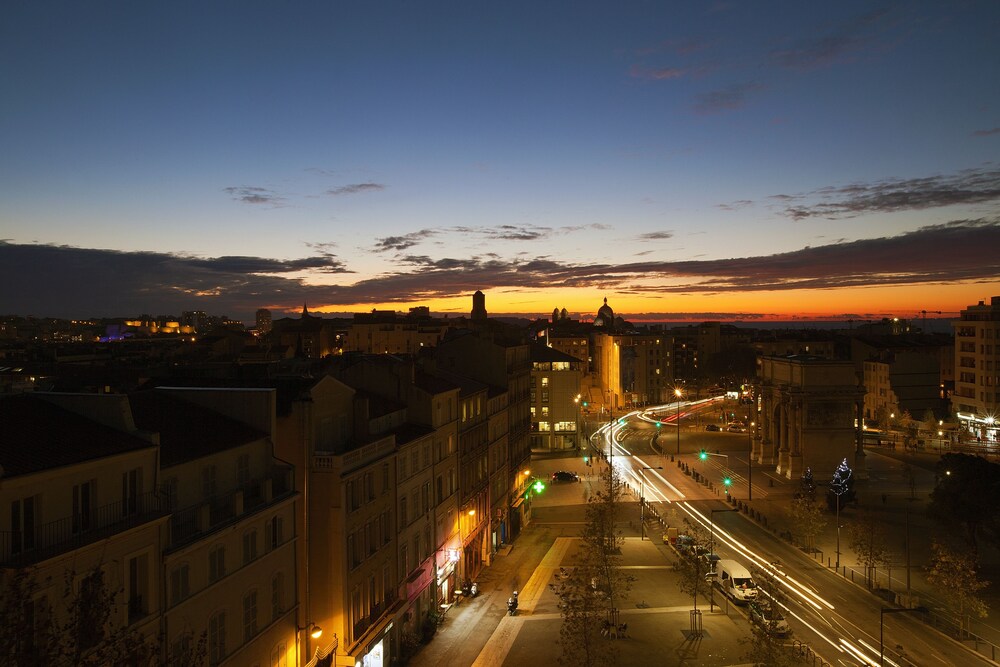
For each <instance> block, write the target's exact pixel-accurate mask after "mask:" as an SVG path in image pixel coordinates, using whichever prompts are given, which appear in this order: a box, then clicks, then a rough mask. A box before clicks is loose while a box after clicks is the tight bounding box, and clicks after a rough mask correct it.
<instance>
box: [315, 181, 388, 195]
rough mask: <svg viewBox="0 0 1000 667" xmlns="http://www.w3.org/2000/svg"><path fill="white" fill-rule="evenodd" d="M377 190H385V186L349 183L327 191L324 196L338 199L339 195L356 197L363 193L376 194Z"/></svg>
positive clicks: (380, 184)
mask: <svg viewBox="0 0 1000 667" xmlns="http://www.w3.org/2000/svg"><path fill="white" fill-rule="evenodd" d="M379 190H385V185H383V184H382V183H351V184H350V185H342V186H340V187H337V188H332V189H330V190H327V191H326V194H328V195H332V196H334V197H339V196H341V195H356V194H361V193H363V192H378V191H379Z"/></svg>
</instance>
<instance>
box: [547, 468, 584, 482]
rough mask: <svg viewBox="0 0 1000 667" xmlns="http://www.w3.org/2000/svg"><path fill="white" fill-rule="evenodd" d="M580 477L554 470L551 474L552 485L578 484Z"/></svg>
mask: <svg viewBox="0 0 1000 667" xmlns="http://www.w3.org/2000/svg"><path fill="white" fill-rule="evenodd" d="M579 481H580V476H579V475H577V474H576V473H575V472H570V471H569V470H556V471H555V472H554V473H552V483H553V484H555V483H557V482H579Z"/></svg>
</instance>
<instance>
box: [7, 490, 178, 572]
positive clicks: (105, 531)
mask: <svg viewBox="0 0 1000 667" xmlns="http://www.w3.org/2000/svg"><path fill="white" fill-rule="evenodd" d="M165 515H166V512H165V511H164V510H163V509H162V507H161V504H160V498H159V496H158V495H157V494H156V493H152V492H150V493H144V494H140V495H137V496H132V497H131V498H127V499H126V500H124V501H118V502H114V503H111V504H109V505H103V506H101V507H95V508H94V509H92V510H91V511H90V512H87V513H78V514H75V515H71V516H68V517H65V518H62V519H58V520H56V521H51V522H49V523H44V524H41V525H38V526H32V527H30V528H29V529H27V530H16V531H9V530H8V531H0V564H3V565H11V566H23V565H30V564H32V563H37V562H39V561H42V560H45V559H47V558H52V557H53V556H57V555H59V554H61V553H65V552H67V551H72V550H73V549H78V548H80V547H82V546H84V545H86V544H89V543H91V542H95V541H97V540H99V539H103V538H106V537H108V536H110V535H114V534H115V533H120V532H122V531H124V530H128V529H129V528H132V527H134V526H138V525H139V524H142V523H146V522H147V521H151V520H153V519H156V518H158V517H161V516H165Z"/></svg>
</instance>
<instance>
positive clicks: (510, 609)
mask: <svg viewBox="0 0 1000 667" xmlns="http://www.w3.org/2000/svg"><path fill="white" fill-rule="evenodd" d="M507 613H508V614H510V615H511V616H515V615H516V614H517V598H516V597H509V598H507Z"/></svg>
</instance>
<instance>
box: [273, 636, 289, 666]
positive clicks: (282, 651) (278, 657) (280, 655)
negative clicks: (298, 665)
mask: <svg viewBox="0 0 1000 667" xmlns="http://www.w3.org/2000/svg"><path fill="white" fill-rule="evenodd" d="M271 667H288V649H286V648H285V643H284V642H282V643H280V644H277V645H275V647H274V648H272V649H271Z"/></svg>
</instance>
